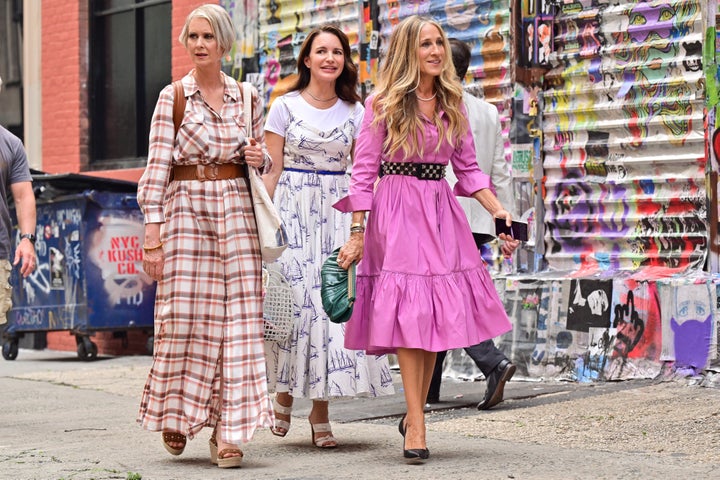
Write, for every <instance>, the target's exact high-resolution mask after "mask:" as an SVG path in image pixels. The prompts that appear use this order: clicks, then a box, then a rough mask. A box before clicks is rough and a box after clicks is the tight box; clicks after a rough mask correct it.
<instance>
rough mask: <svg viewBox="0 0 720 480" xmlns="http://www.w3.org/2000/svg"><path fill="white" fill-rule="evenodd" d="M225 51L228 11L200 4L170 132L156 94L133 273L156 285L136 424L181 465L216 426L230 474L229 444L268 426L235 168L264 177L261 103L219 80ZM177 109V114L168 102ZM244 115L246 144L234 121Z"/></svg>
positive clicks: (250, 221)
mask: <svg viewBox="0 0 720 480" xmlns="http://www.w3.org/2000/svg"><path fill="white" fill-rule="evenodd" d="M234 41H235V31H234V28H233V24H232V21H231V19H230V16H229V15H228V14H227V12H226V11H225V10H224V9H223V8H222V7H220V6H218V5H210V4H208V5H203V6H201V7H199V8H197V9H196V10H194V11H193V12H191V13H190V15H189V16H188V18H187V20H186V22H185V26H184V28H183V30H182V33H181V35H180V42H181V43H183V45H185V48H186V49H187V50H188V53H189V54H190V57H191V59H192V61H193V63H194V64H195V68H194V69H193V70H192V71H191V72H190V73H189V74H188V75H186V76H185V77H184V78H183V79H182V81H181V82H182V89H183V95H184V96H185V97H186V101H185V110H184V113H183V118H182V122H181V123H180V125H179V128H177V132H176V131H175V125H174V122H173V106H174V104H175V99H174V97H175V94H174V88H173V86H172V85H168V86H167V87H165V88H164V89H163V90H162V92H161V93H160V97H159V99H158V103H157V105H156V107H155V113H154V114H153V118H152V124H151V127H150V148H149V153H148V164H147V168H146V169H145V173H144V174H143V176H142V178H141V179H140V182H139V184H138V203H139V204H140V207H141V209H142V211H143V214H144V216H145V247H144V249H145V252H144V258H143V268H144V270H145V272H146V273H147V274H148V275H149V276H150V277H151V278H152V279H153V280H157V282H158V285H157V294H156V301H155V331H156V333H155V354H154V358H153V364H152V367H151V369H150V374H149V376H148V380H147V383H146V384H145V389H144V390H143V396H142V400H141V404H140V414H139V418H138V422H140V423H141V425H142V426H143V428H145V429H147V430H151V431H160V432H162V441H163V445H164V446H165V448H166V449H167V451H168V452H170V453H171V454H173V455H180V454H181V453H182V452H183V450H184V449H185V445H186V443H187V440H188V439H191V438H193V437H194V436H195V435H196V434H197V433H198V432H199V431H200V430H201V429H202V428H203V427H215V429H214V430H213V433H212V436H211V437H210V459H211V461H212V462H213V463H215V464H217V465H218V466H219V467H221V468H228V467H237V466H239V465H240V462H241V461H242V457H243V452H242V450H240V448H239V446H238V445H239V444H241V443H243V442H248V441H250V440H251V439H252V437H253V434H254V433H255V430H257V429H258V428H264V427H272V426H273V424H274V418H273V413H272V404H271V401H270V396H269V394H268V390H267V376H266V370H265V355H264V350H263V320H262V284H261V258H260V247H259V242H258V235H257V227H256V224H255V217H254V215H253V208H252V201H251V198H250V192H249V190H248V186H247V182H246V176H247V173H246V168H247V167H245V166H244V165H243V163H245V164H247V165H249V166H250V167H263V166H266V167H267V166H269V163H270V160H271V159H270V157H269V156H268V154H267V153H266V152H265V151H264V149H263V148H262V145H263V143H264V137H263V130H262V127H263V116H262V112H263V109H262V103H261V101H260V98H259V96H258V95H257V92H256V91H254V90H253V95H252V97H253V98H245V99H243V98H242V96H241V89H240V87H239V85H238V83H237V82H236V81H235V80H234V79H232V78H230V77H228V76H227V75H225V74H223V73H222V72H221V70H220V65H221V59H222V57H223V55H225V53H226V52H228V51H229V50H230V48H231V47H232V44H233V42H234ZM178 105H181V103H178ZM245 108H252V112H253V121H252V122H253V125H252V132H253V137H254V138H251V139H248V138H246V137H245V133H244V132H245V125H244V122H243V111H244V109H245Z"/></svg>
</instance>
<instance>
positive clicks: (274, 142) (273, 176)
mask: <svg viewBox="0 0 720 480" xmlns="http://www.w3.org/2000/svg"><path fill="white" fill-rule="evenodd" d="M265 145H266V146H267V150H268V153H269V154H270V158H272V167H271V168H270V172H268V173H267V175H263V182H265V188H266V189H267V191H268V193H269V194H270V197H271V198H272V197H273V196H274V194H275V187H277V184H278V181H279V180H280V174H281V173H282V171H283V150H284V149H285V137H281V136H280V135H278V134H277V133H273V132H269V131H267V132H265Z"/></svg>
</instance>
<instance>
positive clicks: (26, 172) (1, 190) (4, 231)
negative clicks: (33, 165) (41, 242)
mask: <svg viewBox="0 0 720 480" xmlns="http://www.w3.org/2000/svg"><path fill="white" fill-rule="evenodd" d="M31 181H32V176H31V175H30V166H29V165H28V160H27V155H26V154H25V148H23V144H22V142H21V141H20V139H19V138H17V137H16V136H15V135H13V134H12V133H10V132H9V131H7V130H6V129H5V128H4V127H3V126H1V125H0V195H1V197H0V198H1V199H2V201H0V260H10V259H11V258H10V253H11V251H10V232H11V230H12V222H11V221H10V210H9V208H8V202H7V200H8V199H9V198H10V197H9V195H10V185H12V184H13V183H18V182H31ZM33 233H34V232H33Z"/></svg>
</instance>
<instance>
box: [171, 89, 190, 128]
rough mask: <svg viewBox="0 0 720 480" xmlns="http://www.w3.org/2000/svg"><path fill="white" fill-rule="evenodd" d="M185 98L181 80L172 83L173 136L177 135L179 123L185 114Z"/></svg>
mask: <svg viewBox="0 0 720 480" xmlns="http://www.w3.org/2000/svg"><path fill="white" fill-rule="evenodd" d="M186 103H187V98H185V89H184V88H183V84H182V81H181V80H176V81H174V82H173V125H175V135H177V132H178V130H179V129H180V123H182V119H183V115H184V114H185V104H186Z"/></svg>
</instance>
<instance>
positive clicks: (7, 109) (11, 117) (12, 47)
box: [0, 0, 23, 139]
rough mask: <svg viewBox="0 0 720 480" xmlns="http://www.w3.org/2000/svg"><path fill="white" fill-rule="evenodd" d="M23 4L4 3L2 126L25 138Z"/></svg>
mask: <svg viewBox="0 0 720 480" xmlns="http://www.w3.org/2000/svg"><path fill="white" fill-rule="evenodd" d="M22 14H23V10H22V2H20V1H18V0H0V77H2V82H3V83H2V94H1V95H0V125H3V126H4V127H5V128H7V129H8V130H10V131H11V132H12V133H14V134H15V135H17V136H18V137H20V138H21V139H22V138H23V103H22V94H23V92H22V86H23V84H22V41H23V32H22Z"/></svg>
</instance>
